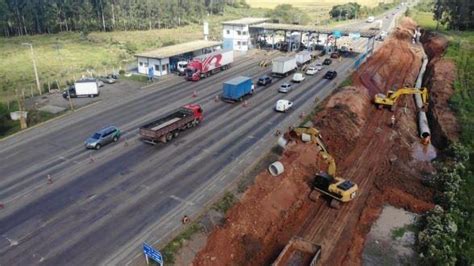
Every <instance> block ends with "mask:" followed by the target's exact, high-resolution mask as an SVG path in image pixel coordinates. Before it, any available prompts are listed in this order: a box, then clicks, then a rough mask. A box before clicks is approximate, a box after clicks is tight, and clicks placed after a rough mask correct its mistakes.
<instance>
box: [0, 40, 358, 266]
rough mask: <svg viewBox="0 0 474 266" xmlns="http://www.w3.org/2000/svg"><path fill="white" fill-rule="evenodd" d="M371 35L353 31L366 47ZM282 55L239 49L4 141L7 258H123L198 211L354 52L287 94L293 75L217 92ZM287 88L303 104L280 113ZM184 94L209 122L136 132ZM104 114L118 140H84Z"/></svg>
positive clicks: (1, 168)
mask: <svg viewBox="0 0 474 266" xmlns="http://www.w3.org/2000/svg"><path fill="white" fill-rule="evenodd" d="M365 45H366V40H358V41H357V42H356V46H357V47H358V48H359V50H364V49H363V47H364V46H365ZM277 55H278V53H272V54H269V55H265V54H264V53H263V52H258V53H256V54H254V55H252V56H243V57H240V58H239V59H238V60H237V61H236V62H235V63H234V65H233V67H232V68H230V69H229V70H227V71H224V72H221V73H218V74H216V75H214V76H211V77H209V78H206V79H203V80H201V81H198V82H187V81H184V80H183V79H182V78H181V77H172V78H170V79H168V80H167V81H163V82H158V83H157V84H154V85H151V86H149V87H147V88H143V89H142V90H140V91H139V92H137V93H136V95H134V96H132V97H130V98H127V99H121V100H119V101H107V100H105V99H104V101H102V102H99V103H97V104H94V105H92V106H88V107H86V108H84V109H83V110H79V111H77V112H75V113H72V114H69V115H66V116H64V117H60V118H58V119H55V120H54V121H51V122H48V123H45V124H43V125H40V126H38V127H35V128H32V129H30V130H28V131H25V132H22V133H20V134H17V135H15V136H12V137H10V138H8V139H6V140H3V141H1V142H0V203H2V204H4V208H3V209H0V265H21V264H40V263H41V264H45V265H64V264H68V265H97V264H108V265H111V264H113V265H116V264H120V265H123V264H127V263H129V262H130V261H133V260H134V259H136V258H137V256H140V251H141V244H142V243H143V242H145V241H146V242H148V243H150V244H154V245H157V246H160V245H162V244H163V243H162V242H160V241H163V240H165V239H167V238H168V237H169V236H170V235H172V232H173V231H174V230H176V229H177V228H179V226H180V217H182V215H183V214H188V215H191V216H192V215H195V214H197V213H199V212H200V211H202V209H203V208H204V207H205V206H208V204H209V203H210V202H211V201H212V200H214V199H215V198H216V197H217V196H219V195H221V194H222V192H223V191H225V189H226V188H227V187H228V186H229V185H230V184H232V183H233V182H235V180H237V178H238V177H239V176H240V175H241V174H242V173H243V172H245V171H246V170H247V169H248V168H249V167H251V166H252V165H253V164H254V163H255V161H257V160H258V158H259V157H260V156H262V154H264V153H265V152H267V151H268V150H270V149H271V147H272V146H273V145H274V144H275V143H276V137H275V136H274V135H273V133H274V132H275V131H276V130H277V129H279V130H281V131H283V130H285V129H286V128H287V127H288V126H289V125H296V124H298V121H299V116H300V114H301V113H302V112H306V113H309V111H310V110H311V108H312V107H313V106H314V102H315V98H316V97H317V98H319V99H322V98H324V97H326V96H327V95H329V94H330V93H331V92H332V90H333V89H334V88H335V87H336V85H337V83H338V82H341V81H342V80H344V79H345V78H346V77H347V76H348V75H349V74H350V73H351V71H352V67H353V64H354V60H353V59H343V60H342V61H341V62H338V61H337V60H335V61H334V63H333V64H332V65H331V66H329V67H328V68H326V69H325V70H328V69H335V70H336V71H338V73H339V76H338V78H337V79H336V80H333V81H329V80H324V79H322V75H323V74H324V72H325V71H323V73H318V74H317V75H315V76H313V77H310V76H307V78H306V80H305V81H304V82H302V83H301V84H296V85H294V89H293V91H292V92H290V93H288V94H286V95H283V94H280V93H278V92H277V89H278V87H279V86H280V84H281V83H282V82H284V81H288V80H289V79H290V78H291V77H287V78H284V79H274V82H273V84H271V85H270V86H267V87H257V90H256V94H255V95H253V96H252V97H251V98H249V99H248V106H244V105H243V104H242V103H237V104H229V103H224V102H221V101H217V102H216V101H215V100H214V99H215V96H216V95H218V94H220V92H221V89H222V88H221V87H222V82H224V81H225V80H228V79H230V78H232V77H234V76H237V75H246V76H250V77H252V78H253V79H254V80H256V79H257V78H258V77H259V76H261V75H263V74H269V73H270V69H269V68H262V67H259V66H258V62H260V61H261V60H262V59H263V58H268V57H275V56H277ZM193 91H196V92H197V96H196V97H193V96H192V93H193ZM283 98H284V99H289V100H291V101H293V102H294V105H295V108H294V109H293V110H291V111H289V112H288V113H276V112H275V111H274V110H273V107H274V104H275V102H276V101H277V100H278V99H283ZM187 103H199V104H201V105H202V106H203V109H204V122H203V123H202V124H201V125H199V126H198V127H196V128H193V129H190V130H187V131H185V132H183V133H182V134H180V136H179V137H178V138H177V139H174V140H173V141H171V142H170V143H167V144H158V145H155V146H152V145H148V144H145V143H142V142H141V141H140V140H139V137H138V130H137V129H138V127H139V126H140V125H143V124H145V123H146V122H149V121H151V120H153V119H155V118H157V117H158V116H160V115H162V114H165V113H168V112H171V111H172V110H174V109H175V108H178V107H180V106H182V105H184V104H187ZM107 125H116V126H118V127H119V128H120V129H122V131H123V132H124V135H123V137H122V138H121V141H120V142H118V143H114V144H110V145H108V146H105V147H104V148H103V149H101V150H100V151H88V150H85V149H84V147H83V144H82V143H83V141H84V140H85V138H86V137H87V136H89V135H90V134H92V133H93V132H94V131H96V130H98V129H100V128H102V127H104V126H107ZM48 175H50V176H51V178H52V181H53V182H52V183H51V184H49V183H48V180H47V177H48Z"/></svg>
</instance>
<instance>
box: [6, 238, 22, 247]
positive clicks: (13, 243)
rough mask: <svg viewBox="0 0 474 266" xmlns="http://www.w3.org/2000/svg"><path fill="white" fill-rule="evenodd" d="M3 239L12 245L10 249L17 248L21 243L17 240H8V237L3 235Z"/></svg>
mask: <svg viewBox="0 0 474 266" xmlns="http://www.w3.org/2000/svg"><path fill="white" fill-rule="evenodd" d="M3 237H4V238H5V239H6V240H8V242H9V243H10V247H13V246H17V245H18V244H19V243H18V241H17V240H15V239H10V238H8V237H7V236H5V235H3Z"/></svg>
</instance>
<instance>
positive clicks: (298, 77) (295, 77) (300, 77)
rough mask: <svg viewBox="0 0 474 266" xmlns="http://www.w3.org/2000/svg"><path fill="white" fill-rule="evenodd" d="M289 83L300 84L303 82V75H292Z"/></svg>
mask: <svg viewBox="0 0 474 266" xmlns="http://www.w3.org/2000/svg"><path fill="white" fill-rule="evenodd" d="M291 81H293V82H296V83H300V82H302V81H304V75H303V73H299V72H298V73H295V74H293V78H292V79H291Z"/></svg>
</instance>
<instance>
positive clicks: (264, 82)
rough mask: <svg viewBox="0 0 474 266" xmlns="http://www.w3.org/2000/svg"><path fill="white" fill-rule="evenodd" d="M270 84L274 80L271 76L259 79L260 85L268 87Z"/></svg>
mask: <svg viewBox="0 0 474 266" xmlns="http://www.w3.org/2000/svg"><path fill="white" fill-rule="evenodd" d="M270 83H272V78H271V77H269V76H263V77H261V78H259V79H258V85H262V86H266V85H268V84H270Z"/></svg>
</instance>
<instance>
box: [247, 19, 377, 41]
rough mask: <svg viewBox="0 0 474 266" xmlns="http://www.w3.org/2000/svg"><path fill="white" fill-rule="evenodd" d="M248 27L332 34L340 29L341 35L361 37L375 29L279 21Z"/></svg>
mask: <svg viewBox="0 0 474 266" xmlns="http://www.w3.org/2000/svg"><path fill="white" fill-rule="evenodd" d="M249 27H250V28H256V29H265V30H286V31H302V32H319V33H324V34H332V33H333V32H334V31H336V30H337V31H340V32H341V34H342V35H349V33H356V32H358V33H360V36H361V37H366V38H367V37H375V36H376V35H377V31H374V30H366V31H355V30H353V29H344V28H322V27H317V26H313V25H294V24H280V23H266V22H265V23H260V24H256V25H252V26H249Z"/></svg>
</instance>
